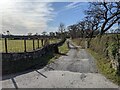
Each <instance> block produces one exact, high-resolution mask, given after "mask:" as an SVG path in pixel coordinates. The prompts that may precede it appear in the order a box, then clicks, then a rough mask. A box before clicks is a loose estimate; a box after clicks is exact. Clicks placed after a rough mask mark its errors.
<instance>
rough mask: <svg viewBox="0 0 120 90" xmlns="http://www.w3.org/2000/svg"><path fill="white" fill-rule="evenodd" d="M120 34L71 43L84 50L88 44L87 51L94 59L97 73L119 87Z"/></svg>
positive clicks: (75, 40) (76, 40)
mask: <svg viewBox="0 0 120 90" xmlns="http://www.w3.org/2000/svg"><path fill="white" fill-rule="evenodd" d="M118 38H120V34H119V35H118V37H117V35H116V34H111V35H103V36H102V37H101V38H100V37H99V36H98V37H96V38H93V39H91V41H90V42H89V40H90V39H89V38H88V39H73V42H74V43H75V44H77V45H80V46H82V47H84V48H85V41H88V42H89V49H88V51H89V52H90V53H91V54H92V55H93V56H94V57H95V59H96V63H97V66H98V69H99V71H100V72H101V73H102V74H104V75H105V76H106V77H107V78H109V79H111V80H112V81H113V82H116V83H117V84H119V85H120V53H119V49H120V47H119V46H120V45H119V41H118Z"/></svg>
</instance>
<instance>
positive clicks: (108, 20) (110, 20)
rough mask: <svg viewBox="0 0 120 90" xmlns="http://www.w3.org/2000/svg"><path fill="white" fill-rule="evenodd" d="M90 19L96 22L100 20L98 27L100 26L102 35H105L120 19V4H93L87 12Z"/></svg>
mask: <svg viewBox="0 0 120 90" xmlns="http://www.w3.org/2000/svg"><path fill="white" fill-rule="evenodd" d="M86 14H87V15H88V16H89V17H92V18H94V20H96V21H97V20H100V21H99V22H98V23H96V24H98V25H97V26H100V27H101V28H100V30H101V32H100V35H103V34H104V33H105V32H106V31H107V30H109V29H110V28H111V27H112V26H113V25H114V24H115V23H117V21H118V20H119V19H120V17H118V15H120V2H93V3H91V7H90V8H89V10H87V11H86Z"/></svg>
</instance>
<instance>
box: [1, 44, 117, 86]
mask: <svg viewBox="0 0 120 90" xmlns="http://www.w3.org/2000/svg"><path fill="white" fill-rule="evenodd" d="M70 47H71V48H73V47H75V46H74V45H72V44H70ZM11 77H12V76H11ZM2 86H3V88H118V86H117V85H115V84H114V83H112V82H111V81H109V80H108V79H106V78H105V77H104V76H103V75H101V74H99V73H98V70H97V68H96V65H95V62H94V58H93V57H92V56H91V55H90V54H89V53H88V52H87V51H86V50H85V49H79V50H77V49H74V48H73V49H70V50H69V52H68V53H67V55H64V56H61V57H60V58H59V59H57V60H56V61H55V62H54V63H51V64H49V65H47V66H45V67H44V68H43V69H39V70H34V71H32V72H29V73H26V74H21V75H17V76H16V75H15V76H14V75H13V77H12V78H10V79H6V80H3V81H2Z"/></svg>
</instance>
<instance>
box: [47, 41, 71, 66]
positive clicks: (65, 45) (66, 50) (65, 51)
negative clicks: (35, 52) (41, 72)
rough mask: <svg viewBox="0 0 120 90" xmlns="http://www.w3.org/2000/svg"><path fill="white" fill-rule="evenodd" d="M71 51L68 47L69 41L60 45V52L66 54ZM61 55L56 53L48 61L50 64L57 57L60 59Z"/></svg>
mask: <svg viewBox="0 0 120 90" xmlns="http://www.w3.org/2000/svg"><path fill="white" fill-rule="evenodd" d="M68 51H69V49H68V47H67V43H66V42H65V43H64V44H63V45H62V46H60V47H59V52H60V53H64V54H66V53H67V52H68ZM60 56H61V55H60V54H54V57H53V58H51V59H50V60H49V62H48V64H50V63H52V62H54V61H55V60H56V59H58V58H59V57H60Z"/></svg>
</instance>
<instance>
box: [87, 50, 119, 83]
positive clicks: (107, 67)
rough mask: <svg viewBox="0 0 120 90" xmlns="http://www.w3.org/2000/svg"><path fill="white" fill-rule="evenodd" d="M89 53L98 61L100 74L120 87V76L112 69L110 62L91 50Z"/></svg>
mask: <svg viewBox="0 0 120 90" xmlns="http://www.w3.org/2000/svg"><path fill="white" fill-rule="evenodd" d="M88 52H89V53H91V55H92V56H93V57H94V58H95V59H96V60H95V61H96V64H97V67H98V70H99V73H101V74H103V75H105V76H106V78H108V79H109V80H111V81H112V82H114V83H116V84H117V85H120V76H119V75H118V74H117V73H116V71H115V70H114V69H113V68H112V67H111V63H110V60H108V59H107V58H105V57H104V56H103V55H100V54H98V53H96V52H94V51H92V50H90V49H88Z"/></svg>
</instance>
